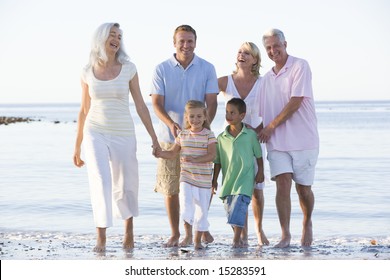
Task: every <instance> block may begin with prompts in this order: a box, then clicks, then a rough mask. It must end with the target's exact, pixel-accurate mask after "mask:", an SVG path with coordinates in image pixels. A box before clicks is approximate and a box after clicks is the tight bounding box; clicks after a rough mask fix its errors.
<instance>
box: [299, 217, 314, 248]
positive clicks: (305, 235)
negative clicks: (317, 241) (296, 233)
mask: <svg viewBox="0 0 390 280" xmlns="http://www.w3.org/2000/svg"><path fill="white" fill-rule="evenodd" d="M312 242H313V226H312V223H311V221H310V222H309V223H308V224H307V225H306V226H304V227H303V230H302V239H301V245H302V246H306V247H309V246H311V244H312Z"/></svg>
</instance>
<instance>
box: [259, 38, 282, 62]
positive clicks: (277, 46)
mask: <svg viewBox="0 0 390 280" xmlns="http://www.w3.org/2000/svg"><path fill="white" fill-rule="evenodd" d="M264 47H265V50H266V51H267V54H268V57H269V58H270V59H271V60H272V61H274V62H275V65H276V66H280V67H282V66H284V64H285V63H286V61H287V57H288V54H287V50H286V48H287V42H286V41H283V42H282V41H281V40H280V39H279V37H278V36H271V37H268V38H266V39H265V40H264Z"/></svg>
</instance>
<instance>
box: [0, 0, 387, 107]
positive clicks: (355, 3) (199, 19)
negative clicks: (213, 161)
mask: <svg viewBox="0 0 390 280" xmlns="http://www.w3.org/2000/svg"><path fill="white" fill-rule="evenodd" d="M389 15H390V1H388V0H345V1H344V0H327V1H323V0H294V1H290V0H280V1H261V0H246V1H245V0H244V1H240V0H235V1H232V0H217V1H213V0H196V1H178V0H138V1H132V0H123V1H119V0H105V1H102V0H86V1H83V0H65V1H55V0H35V1H30V0H0V104H6V103H31V102H33V103H37V102H47V103H52V102H77V103H78V102H80V96H81V89H80V78H79V77H80V73H81V69H82V67H83V66H84V65H85V64H86V63H87V62H88V56H89V50H90V42H91V38H92V34H93V32H94V31H95V29H96V28H97V27H98V26H99V25H100V24H101V23H104V22H118V23H119V24H120V25H121V28H122V30H123V32H124V34H123V40H124V44H125V48H126V51H127V53H128V54H129V55H130V57H131V59H132V61H133V62H134V63H135V64H136V66H137V68H138V74H139V77H140V84H141V90H142V92H143V94H144V98H145V100H146V101H150V98H149V97H148V94H149V93H150V92H149V90H150V83H151V77H152V71H153V69H154V67H155V66H156V65H157V64H158V63H160V62H161V61H163V60H165V59H167V58H168V57H170V56H171V55H172V54H173V53H174V51H175V49H174V47H173V42H172V36H173V31H174V29H175V28H176V27H177V26H178V25H181V24H189V25H191V26H192V27H193V28H194V29H195V30H196V31H197V35H198V40H197V48H196V49H195V53H196V54H197V55H199V56H200V57H202V58H204V59H206V60H208V61H210V62H211V63H213V64H214V66H215V68H216V71H217V75H218V76H224V75H228V74H231V72H232V70H233V69H234V68H235V67H234V63H235V61H236V53H237V50H238V48H239V47H240V45H241V43H243V42H245V41H252V42H254V43H255V44H257V46H258V47H259V49H260V51H261V55H262V66H263V67H262V68H261V72H262V74H264V73H265V72H266V71H268V70H269V69H270V68H271V67H272V65H273V64H272V61H270V59H269V58H268V56H267V54H266V52H265V50H264V47H263V46H262V42H261V37H262V34H263V33H264V32H265V31H266V30H268V29H269V28H272V27H275V28H278V29H281V30H282V31H283V32H284V34H285V36H286V41H287V44H288V45H287V51H288V53H289V54H290V55H293V56H297V57H301V58H304V59H306V60H307V61H308V62H309V64H310V66H311V69H312V73H313V88H314V96H315V99H316V100H318V101H321V100H368V99H373V100H389V99H390V87H389V81H390V70H389V66H390V51H389V50H390V16H389Z"/></svg>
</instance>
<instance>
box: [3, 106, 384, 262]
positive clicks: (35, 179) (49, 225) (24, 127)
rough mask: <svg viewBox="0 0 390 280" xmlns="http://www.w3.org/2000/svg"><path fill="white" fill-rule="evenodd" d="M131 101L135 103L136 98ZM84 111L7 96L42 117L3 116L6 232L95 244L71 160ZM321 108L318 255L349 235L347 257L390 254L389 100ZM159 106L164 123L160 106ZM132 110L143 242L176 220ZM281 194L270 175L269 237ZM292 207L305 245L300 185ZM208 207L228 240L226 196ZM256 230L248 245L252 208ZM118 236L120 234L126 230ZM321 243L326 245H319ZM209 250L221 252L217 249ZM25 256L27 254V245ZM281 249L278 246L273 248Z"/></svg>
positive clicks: (23, 111) (82, 183) (213, 224)
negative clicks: (12, 119)
mask: <svg viewBox="0 0 390 280" xmlns="http://www.w3.org/2000/svg"><path fill="white" fill-rule="evenodd" d="M149 107H150V106H149ZM131 110H132V112H135V110H134V108H133V107H131ZM77 111H78V105H75V104H60V105H53V104H46V105H44V104H35V105H0V115H5V116H28V117H33V118H35V119H40V121H34V122H30V123H17V124H11V125H8V126H4V125H2V126H0V151H1V153H0V217H1V218H0V232H1V234H2V236H1V237H2V239H4V240H11V242H13V240H18V239H19V240H22V239H23V240H25V238H27V236H28V235H29V234H32V236H33V237H32V239H39V238H38V236H47V235H48V236H50V235H53V234H55V235H58V234H59V235H64V236H66V238H68V239H69V240H73V241H74V242H76V243H78V244H82V243H83V240H84V239H83V236H84V237H86V238H85V239H87V240H88V242H87V244H84V245H80V246H86V247H88V246H89V245H88V244H90V243H91V242H92V243H93V239H94V225H93V219H92V212H91V207H90V202H89V193H88V182H87V174H86V169H85V168H82V169H78V168H75V167H74V166H73V164H72V153H73V145H74V139H75V135H76V123H75V122H74V121H75V119H76V117H77ZM223 114H224V110H223V104H220V106H219V111H218V114H217V117H216V119H215V121H214V123H213V127H212V129H213V130H214V132H215V133H216V134H218V133H219V132H220V130H221V128H222V125H223V122H224V115H223ZM317 114H318V124H319V133H320V141H321V148H320V157H319V160H318V164H317V173H316V180H315V184H314V186H313V191H314V194H315V197H316V204H315V210H314V214H313V220H314V239H315V243H314V245H313V246H314V250H317V251H315V252H316V254H315V255H316V258H322V257H323V258H327V257H328V253H329V252H330V254H332V252H335V251H337V252H338V251H339V250H342V248H343V245H342V244H349V245H348V246H346V247H345V248H344V249H345V250H346V251H347V252H346V253H345V254H344V255H345V256H347V257H346V258H348V255H350V257H352V255H354V254H357V255H359V253H362V250H363V253H364V250H366V251H367V250H379V251H380V250H382V249H384V250H385V251H387V253H385V255H386V254H387V255H386V256H387V257H386V258H389V255H388V251H389V249H388V246H389V244H390V242H389V238H390V218H389V217H390V206H389V205H390V189H389V188H388V182H389V181H390V173H389V172H388V170H389V167H390V145H388V143H389V142H390V141H389V140H390V137H389V136H390V129H389V128H390V101H386V102H319V103H317ZM151 115H152V117H153V120H154V122H155V124H156V123H157V120H156V118H155V116H154V113H153V111H152V110H151ZM133 118H134V121H135V124H136V129H137V141H138V160H139V170H140V192H139V204H140V216H139V217H137V218H135V221H134V223H135V235H136V236H138V239H139V240H140V242H141V243H142V246H141V247H142V248H144V249H145V248H148V247H149V246H151V247H154V245H155V244H156V243H158V242H160V241H161V239H164V238H165V237H167V236H168V234H169V226H168V220H167V218H166V214H165V208H164V201H163V197H162V196H161V195H160V194H156V193H154V192H153V184H154V182H155V170H156V160H155V158H154V157H153V156H152V155H151V154H150V153H151V149H150V140H149V138H148V136H147V133H146V130H145V129H144V128H143V126H142V125H141V124H140V121H139V119H138V117H137V116H136V115H135V113H133ZM55 122H59V123H55ZM274 196H275V186H274V184H273V183H272V182H268V184H267V186H266V189H265V199H266V204H265V211H264V221H263V225H264V230H265V232H266V234H267V236H268V237H269V239H270V240H272V242H273V243H276V242H277V240H278V238H279V234H280V228H279V223H278V219H277V213H276V209H275V203H274ZM292 207H293V208H292V216H291V231H292V234H293V240H292V244H293V246H296V247H293V246H292V248H291V250H295V249H296V250H297V251H298V252H300V250H301V248H299V246H298V244H299V240H300V232H301V222H302V221H301V218H302V217H301V211H300V208H299V204H298V200H297V195H296V193H295V190H294V189H293V190H292ZM209 217H210V219H209V222H210V231H211V232H212V233H213V234H214V235H215V236H216V237H218V238H216V244H219V243H218V242H222V244H221V245H220V246H217V248H220V247H221V248H225V247H224V246H227V247H226V248H229V242H230V241H229V240H230V238H231V229H230V228H229V227H228V226H227V225H226V220H225V214H224V210H223V206H222V203H221V202H220V201H219V199H218V198H217V196H214V198H213V202H212V205H211V207H210V214H209ZM122 230H123V229H122V222H121V221H117V222H116V223H115V226H114V227H113V228H110V229H109V230H108V234H109V235H111V236H113V238H114V237H118V236H120V234H121V232H122ZM181 230H182V231H183V229H181ZM249 230H250V238H251V240H252V243H251V244H250V245H251V246H254V247H253V248H255V247H256V248H257V246H256V240H255V235H254V230H253V217H252V213H251V211H250V218H249ZM90 239H91V240H90ZM116 239H118V242H120V241H119V239H120V238H119V237H118V238H116ZM27 240H28V238H27ZM340 240H342V242H341V243H340V242H339V241H340ZM370 240H381V245H380V246H383V247H381V248H379V249H378V248H371V247H372V245H370V242H369V241H370ZM272 242H271V243H272ZM141 243H140V244H141ZM225 243H226V245H225ZM148 244H153V245H148ZM64 246H65V245H64ZM69 246H70V245H69ZM115 246H117V245H114V247H115ZM365 246H368V247H365ZM386 246H387V247H386ZM65 247H66V246H65ZM70 247H71V246H70ZM88 248H89V247H88ZM211 248H212V245H211V246H210V249H211ZM250 248H252V247H250ZM326 248H329V249H326ZM4 250H5V249H4ZM4 250H3V251H2V252H3V253H4ZM76 250H77V248H76ZM251 250H252V249H251ZM253 250H254V251H250V253H249V254H250V255H251V254H254V255H256V254H257V253H255V251H256V250H257V249H253ZM81 251H82V250H81ZM143 251H144V250H143ZM206 251H207V250H206ZM209 251H210V250H209ZM225 251H226V250H225ZM322 251H324V252H325V253H324V254H320V253H318V252H322ZM226 252H230V251H229V250H227V251H226ZM327 252H328V253H327ZM221 254H222V255H223V254H224V253H221ZM227 254H228V255H229V254H230V253H227ZM272 254H273V250H272V249H266V250H265V251H263V252H262V253H261V255H262V256H267V257H270V258H271V257H272V256H273V255H272ZM145 255H146V256H150V257H156V258H157V256H154V255H153V253H150V255H149V253H147V250H146V251H145ZM163 255H164V254H163ZM211 255H212V256H213V257H214V256H215V254H214V253H213V254H211ZM293 255H294V254H293ZM298 255H300V253H298ZM371 255H372V254H371ZM371 255H370V256H371ZM374 255H375V254H374ZM7 256H8V257H10V255H9V254H7ZM25 256H26V257H27V258H28V255H27V254H26V255H25ZM83 256H84V255H83ZM180 256H182V255H180ZM300 256H301V255H300ZM3 257H5V254H3V255H2V258H3ZM8 257H7V258H8ZM117 257H119V256H117ZM226 257H228V256H226ZM279 257H280V256H279V255H278V254H276V256H275V258H279ZM136 258H137V257H136ZM139 258H142V256H141V255H140V256H139ZM162 258H166V255H164V256H162ZM367 258H369V257H367Z"/></svg>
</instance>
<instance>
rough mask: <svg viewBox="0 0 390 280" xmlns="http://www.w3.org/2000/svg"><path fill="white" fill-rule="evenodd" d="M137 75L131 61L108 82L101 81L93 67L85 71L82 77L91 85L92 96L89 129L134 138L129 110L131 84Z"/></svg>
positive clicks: (87, 122) (86, 123)
mask: <svg viewBox="0 0 390 280" xmlns="http://www.w3.org/2000/svg"><path fill="white" fill-rule="evenodd" d="M136 73H137V68H136V66H135V65H134V63H132V62H128V63H126V64H122V69H121V71H120V73H119V75H118V76H117V77H115V78H114V79H112V80H108V81H102V80H98V79H97V78H96V77H95V75H94V73H93V70H92V67H89V68H88V69H84V70H83V72H82V77H81V78H82V80H83V81H84V82H85V83H86V84H88V88H89V96H90V97H91V107H90V109H89V112H88V115H87V119H86V122H85V128H86V129H89V130H92V131H96V132H100V133H106V134H112V135H121V136H131V135H135V132H134V123H133V119H132V117H131V114H130V109H129V92H130V89H129V82H130V80H131V79H132V78H133V77H134V75H135V74H136Z"/></svg>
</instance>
